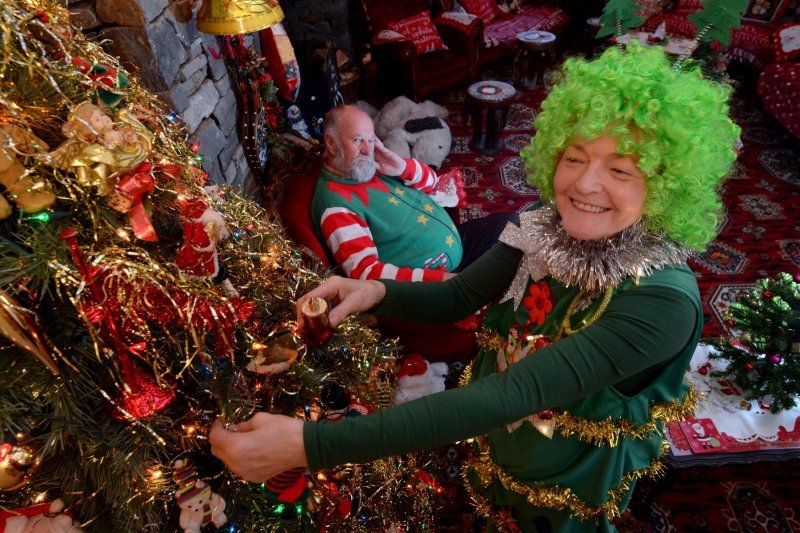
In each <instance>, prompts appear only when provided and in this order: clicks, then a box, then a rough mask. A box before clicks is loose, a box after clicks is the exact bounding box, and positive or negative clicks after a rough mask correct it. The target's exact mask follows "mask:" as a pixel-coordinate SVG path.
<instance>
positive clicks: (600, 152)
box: [553, 135, 647, 241]
mask: <svg viewBox="0 0 800 533" xmlns="http://www.w3.org/2000/svg"><path fill="white" fill-rule="evenodd" d="M553 188H554V191H555V200H556V207H557V208H558V212H559V214H560V215H561V220H562V222H563V224H564V229H565V230H566V232H567V233H568V234H569V235H570V236H572V237H574V238H576V239H580V240H589V241H595V240H600V239H603V238H605V237H610V236H612V235H615V234H616V233H619V232H620V231H622V230H624V229H625V228H627V227H628V226H630V225H631V224H633V223H634V222H636V221H637V220H638V219H639V218H640V217H641V216H642V211H643V210H644V204H645V200H646V199H647V187H646V185H645V178H644V174H643V173H642V171H641V170H639V167H638V166H637V165H636V161H634V160H633V158H631V157H630V156H625V155H620V154H618V153H617V142H616V141H615V140H614V139H613V138H611V137H609V136H607V135H604V136H602V137H598V138H597V139H594V140H591V141H581V140H578V141H575V142H573V143H572V144H570V145H569V146H568V147H567V149H566V150H564V153H563V154H562V155H561V159H560V160H559V162H558V166H557V167H556V173H555V176H554V177H553Z"/></svg>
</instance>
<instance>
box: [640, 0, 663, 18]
mask: <svg viewBox="0 0 800 533" xmlns="http://www.w3.org/2000/svg"><path fill="white" fill-rule="evenodd" d="M637 4H639V10H638V11H637V13H638V14H639V16H640V17H642V18H643V19H644V20H647V19H649V18H650V17H652V16H653V15H655V14H656V13H661V12H662V11H664V0H639V1H638V2H637Z"/></svg>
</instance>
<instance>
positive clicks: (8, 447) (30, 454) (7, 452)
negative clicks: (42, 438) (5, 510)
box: [0, 442, 41, 490]
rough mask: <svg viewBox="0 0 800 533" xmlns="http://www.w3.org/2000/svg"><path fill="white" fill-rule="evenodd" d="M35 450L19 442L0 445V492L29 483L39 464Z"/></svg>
mask: <svg viewBox="0 0 800 533" xmlns="http://www.w3.org/2000/svg"><path fill="white" fill-rule="evenodd" d="M40 461H41V460H40V459H39V456H38V455H37V454H36V449H35V448H33V447H32V446H28V445H26V444H22V443H20V442H6V443H3V444H0V490H14V489H18V488H20V487H21V486H23V485H24V484H25V483H27V482H28V481H30V478H31V475H32V474H33V472H34V470H36V467H38V466H39V463H40Z"/></svg>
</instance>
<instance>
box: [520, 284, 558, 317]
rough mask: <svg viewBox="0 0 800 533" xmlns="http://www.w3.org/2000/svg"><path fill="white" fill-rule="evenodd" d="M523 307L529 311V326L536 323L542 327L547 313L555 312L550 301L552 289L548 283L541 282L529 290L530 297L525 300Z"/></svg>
mask: <svg viewBox="0 0 800 533" xmlns="http://www.w3.org/2000/svg"><path fill="white" fill-rule="evenodd" d="M522 305H524V306H525V308H526V309H528V324H533V323H534V322H535V323H536V324H537V325H539V326H541V325H542V324H544V319H545V317H546V316H547V313H549V312H550V311H552V310H553V302H551V301H550V287H548V286H547V283H545V282H544V281H540V282H539V283H534V284H532V285H531V286H530V287H529V288H528V296H526V297H525V298H523V300H522Z"/></svg>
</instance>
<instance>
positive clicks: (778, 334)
mask: <svg viewBox="0 0 800 533" xmlns="http://www.w3.org/2000/svg"><path fill="white" fill-rule="evenodd" d="M725 325H726V327H728V329H729V330H732V331H734V332H736V336H735V337H723V338H721V339H718V340H717V341H716V342H715V343H714V344H715V347H716V348H717V353H716V354H712V357H713V358H716V359H724V360H726V361H727V362H728V366H727V368H726V369H725V370H724V371H720V372H716V373H714V375H715V376H716V377H724V378H726V379H733V381H734V382H735V383H736V385H737V386H738V387H739V388H740V389H741V390H742V391H744V394H745V397H746V398H747V399H762V398H769V399H771V401H770V402H768V403H770V410H771V411H772V412H778V411H781V410H784V409H791V408H792V407H794V406H795V405H796V403H797V395H798V394H800V274H798V275H794V276H792V275H791V274H788V273H781V274H778V275H777V276H775V277H774V278H766V279H761V280H758V282H757V288H756V289H755V290H753V291H750V293H749V294H746V295H744V296H742V297H741V298H739V300H738V301H737V302H735V303H733V304H731V306H730V308H729V309H728V311H727V313H726V319H725Z"/></svg>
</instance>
